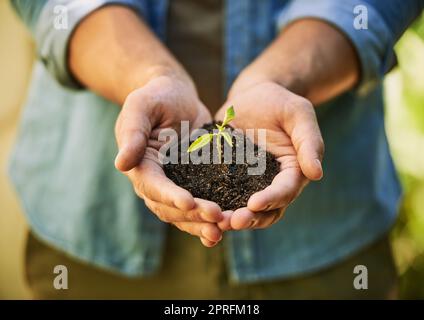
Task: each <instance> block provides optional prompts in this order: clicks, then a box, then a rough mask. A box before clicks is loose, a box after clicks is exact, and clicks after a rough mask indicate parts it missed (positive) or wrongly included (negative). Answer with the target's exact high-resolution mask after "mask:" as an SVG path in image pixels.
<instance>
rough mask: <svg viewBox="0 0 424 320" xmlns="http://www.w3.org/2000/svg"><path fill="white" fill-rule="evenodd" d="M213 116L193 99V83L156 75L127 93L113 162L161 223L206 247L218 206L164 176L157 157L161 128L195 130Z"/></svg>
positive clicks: (213, 239) (215, 236)
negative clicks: (186, 123) (184, 124)
mask: <svg viewBox="0 0 424 320" xmlns="http://www.w3.org/2000/svg"><path fill="white" fill-rule="evenodd" d="M210 119H211V116H210V114H209V112H208V111H207V109H206V108H205V106H204V105H203V104H202V103H201V102H200V100H199V99H198V97H197V93H196V90H195V88H194V85H193V84H192V83H191V81H187V80H186V79H185V78H182V79H181V77H178V76H158V77H155V78H153V79H152V80H150V81H149V82H148V83H147V84H146V85H144V86H143V87H142V88H140V89H136V90H135V91H133V92H132V93H131V94H130V95H128V97H127V99H126V101H125V103H124V106H123V107H122V111H121V112H120V114H119V117H118V119H117V122H116V127H115V135H116V139H117V143H118V148H119V153H118V155H117V157H116V159H115V166H116V168H117V169H118V170H120V171H122V172H123V173H125V174H126V175H127V176H128V178H129V179H130V180H131V182H132V184H133V186H134V190H135V192H136V194H137V195H138V196H139V197H141V198H142V199H144V201H145V203H146V205H147V207H148V208H149V209H150V210H151V211H152V212H154V213H155V214H156V215H157V216H158V218H159V219H161V220H162V221H164V222H168V223H171V224H174V225H175V226H176V227H178V228H179V229H180V230H182V231H185V232H188V233H190V234H192V235H195V236H198V237H200V239H201V241H202V243H203V244H204V245H205V246H208V247H210V246H213V245H215V244H216V243H217V242H219V241H220V240H221V237H222V232H221V230H220V229H219V228H218V227H217V225H216V223H217V222H219V221H221V220H222V219H223V216H222V213H221V209H220V207H219V206H218V205H217V204H216V203H214V202H210V201H206V200H202V199H197V198H193V196H192V195H191V194H190V193H189V192H188V191H187V190H185V189H183V188H180V187H178V186H177V185H176V184H174V183H173V182H172V181H171V180H170V179H168V178H167V177H166V176H165V173H164V172H163V169H162V167H161V164H160V162H159V157H158V149H159V147H160V144H159V142H158V141H157V137H158V135H159V131H160V130H161V129H167V128H172V129H174V130H177V132H179V129H180V126H181V121H182V120H188V121H190V126H191V127H192V128H197V127H200V126H201V125H203V124H204V123H206V122H208V121H210Z"/></svg>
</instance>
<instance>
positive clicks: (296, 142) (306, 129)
mask: <svg viewBox="0 0 424 320" xmlns="http://www.w3.org/2000/svg"><path fill="white" fill-rule="evenodd" d="M292 109H293V111H291V112H294V116H293V121H287V122H286V124H285V125H284V126H285V127H287V129H288V130H287V132H288V134H289V135H290V137H291V139H292V142H293V146H294V148H295V149H296V153H297V158H298V161H299V165H300V168H301V169H302V172H303V174H304V175H305V176H306V177H307V178H308V179H310V180H320V179H321V178H322V176H323V170H322V164H321V161H322V158H323V154H324V142H323V139H322V136H321V132H320V129H319V126H318V122H317V118H316V115H315V111H314V109H313V106H312V104H311V103H310V102H309V101H307V100H306V99H302V100H300V102H297V103H296V106H292ZM290 123H291V124H290Z"/></svg>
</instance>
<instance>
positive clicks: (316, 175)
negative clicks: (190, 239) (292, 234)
mask: <svg viewBox="0 0 424 320" xmlns="http://www.w3.org/2000/svg"><path fill="white" fill-rule="evenodd" d="M231 105H232V106H234V109H235V114H236V117H235V119H234V120H233V122H232V123H231V125H232V126H233V127H234V128H239V129H242V130H246V129H255V130H256V129H261V128H262V129H266V146H265V148H266V150H267V151H269V152H270V153H272V154H274V155H275V157H276V159H277V160H278V161H279V162H280V164H281V167H280V170H281V171H280V173H279V174H278V175H277V176H276V177H275V178H274V180H273V182H272V184H271V185H270V186H268V187H267V188H265V189H264V190H262V191H260V192H257V193H255V194H253V195H252V196H251V197H250V199H249V201H248V204H247V207H245V208H240V209H237V210H235V211H234V212H233V213H232V214H228V215H226V217H227V218H226V219H224V220H223V221H222V222H220V223H219V224H218V225H219V226H220V228H221V229H222V230H231V229H234V230H241V229H249V228H250V229H256V228H266V227H268V226H270V225H272V224H274V223H275V222H277V221H278V220H279V219H280V218H281V217H282V216H283V213H284V211H285V209H286V208H287V206H288V205H289V204H290V203H291V202H292V201H293V200H294V199H295V198H296V197H297V196H298V195H299V194H300V193H301V191H302V189H303V188H304V187H305V186H306V184H307V183H308V181H309V180H319V179H321V178H322V176H323V171H322V166H321V161H322V157H323V152H324V143H323V139H322V137H321V133H320V130H319V127H318V122H317V119H316V115H315V110H314V108H313V106H312V104H311V103H310V102H309V101H308V100H307V99H305V98H303V97H300V96H298V95H296V94H294V93H292V92H290V91H288V90H287V89H285V88H284V87H282V86H281V85H279V84H277V83H275V82H272V81H261V82H258V83H249V84H247V83H246V82H243V81H236V82H235V84H234V85H233V87H232V89H231V90H230V94H229V98H228V100H227V102H225V103H224V105H223V106H222V108H221V109H220V110H219V111H218V113H217V114H216V116H215V118H216V120H222V119H223V118H224V114H225V111H226V109H227V108H228V107H229V106H231ZM255 143H256V142H255Z"/></svg>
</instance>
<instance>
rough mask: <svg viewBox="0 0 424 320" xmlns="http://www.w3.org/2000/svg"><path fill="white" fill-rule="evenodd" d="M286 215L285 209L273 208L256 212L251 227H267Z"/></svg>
mask: <svg viewBox="0 0 424 320" xmlns="http://www.w3.org/2000/svg"><path fill="white" fill-rule="evenodd" d="M283 215H284V210H282V209H278V210H272V211H266V212H257V213H255V218H254V219H253V223H252V224H251V226H250V229H265V228H268V227H270V226H271V225H273V224H275V223H276V222H277V221H279V220H280V219H281V218H282V217H283Z"/></svg>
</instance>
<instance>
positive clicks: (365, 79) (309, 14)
mask: <svg viewBox="0 0 424 320" xmlns="http://www.w3.org/2000/svg"><path fill="white" fill-rule="evenodd" d="M358 5H363V6H365V7H366V8H367V13H368V29H357V28H355V26H354V20H355V17H356V16H357V15H356V14H355V11H354V8H355V7H356V6H358ZM303 18H316V19H320V20H323V21H325V22H328V23H329V24H331V25H333V26H334V27H336V28H337V29H339V30H340V31H341V32H342V33H343V34H344V35H345V36H346V37H347V38H348V39H349V40H350V41H351V43H352V45H353V46H354V48H355V50H356V52H357V55H358V57H359V61H360V65H361V79H360V82H359V84H358V86H357V90H358V92H359V93H363V94H366V93H367V92H368V91H369V90H371V89H372V88H374V86H375V85H376V84H377V83H378V82H379V81H380V80H381V79H382V78H383V76H384V74H385V73H386V72H387V71H389V70H390V69H391V67H392V66H393V64H394V61H395V55H394V51H393V45H394V37H393V35H392V33H391V32H390V29H389V28H388V26H387V25H386V23H385V21H384V20H383V19H382V17H381V15H380V14H379V13H378V12H377V11H376V10H375V9H374V7H372V6H371V5H370V4H369V3H367V2H365V1H358V0H344V1H340V0H319V1H316V0H294V1H292V2H291V3H290V4H289V5H288V6H287V7H286V8H285V9H283V10H282V11H281V12H280V13H279V14H278V17H277V26H278V29H279V30H282V29H284V28H285V27H286V26H288V25H289V24H291V23H292V22H294V21H296V20H299V19H303Z"/></svg>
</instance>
